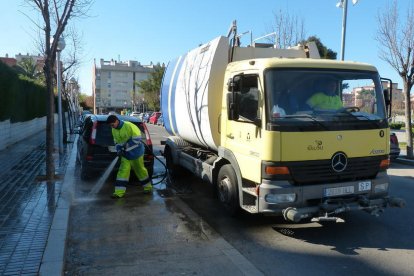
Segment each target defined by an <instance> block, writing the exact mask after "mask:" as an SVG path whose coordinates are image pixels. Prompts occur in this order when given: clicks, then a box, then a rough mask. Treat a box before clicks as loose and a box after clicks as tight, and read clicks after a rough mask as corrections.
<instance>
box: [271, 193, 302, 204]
mask: <svg viewBox="0 0 414 276" xmlns="http://www.w3.org/2000/svg"><path fill="white" fill-rule="evenodd" d="M295 200H296V194H295V193H292V194H268V195H266V196H265V201H266V202H268V203H285V202H295Z"/></svg>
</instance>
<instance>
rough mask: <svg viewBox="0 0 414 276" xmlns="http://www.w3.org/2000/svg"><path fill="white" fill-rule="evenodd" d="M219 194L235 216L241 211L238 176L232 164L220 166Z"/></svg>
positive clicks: (228, 209) (227, 208)
mask: <svg viewBox="0 0 414 276" xmlns="http://www.w3.org/2000/svg"><path fill="white" fill-rule="evenodd" d="M217 195H218V198H219V200H220V202H221V203H222V204H223V206H224V208H225V209H226V211H227V212H228V213H229V214H230V215H231V216H235V215H237V214H238V213H239V211H240V204H239V193H238V186H237V176H236V173H235V171H234V169H233V167H232V166H231V165H230V164H226V165H224V166H223V167H221V168H220V171H219V173H218V176H217Z"/></svg>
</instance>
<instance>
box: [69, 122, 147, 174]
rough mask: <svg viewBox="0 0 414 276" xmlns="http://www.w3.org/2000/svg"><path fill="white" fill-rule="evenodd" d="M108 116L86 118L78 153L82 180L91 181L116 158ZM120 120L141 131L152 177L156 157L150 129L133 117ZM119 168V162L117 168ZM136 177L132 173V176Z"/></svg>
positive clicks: (145, 161) (79, 139)
mask: <svg viewBox="0 0 414 276" xmlns="http://www.w3.org/2000/svg"><path fill="white" fill-rule="evenodd" d="M107 118H108V115H90V116H88V117H86V119H85V122H84V124H83V126H82V128H81V130H80V133H79V138H78V144H77V146H78V149H77V150H78V151H77V157H76V161H77V162H78V164H79V166H80V175H81V178H82V179H90V178H92V177H93V176H95V175H96V174H97V173H98V172H103V171H104V170H105V169H106V168H108V166H109V165H110V163H111V162H112V161H113V160H114V158H115V157H116V151H115V145H114V140H113V137H112V130H111V126H110V125H108V124H107V123H106V119H107ZM118 118H120V119H121V120H124V121H129V122H132V123H134V124H135V125H137V126H138V128H139V129H140V130H141V135H142V141H143V142H144V143H145V144H146V145H147V146H148V147H145V154H144V164H145V167H146V168H147V170H148V173H149V175H150V176H152V173H153V168H154V155H153V153H152V142H151V137H150V134H149V132H148V129H147V127H146V125H145V123H143V122H142V121H141V120H139V119H138V118H135V117H133V116H120V115H118ZM118 167H119V162H118V164H117V165H116V168H118ZM132 175H135V174H134V173H131V176H132Z"/></svg>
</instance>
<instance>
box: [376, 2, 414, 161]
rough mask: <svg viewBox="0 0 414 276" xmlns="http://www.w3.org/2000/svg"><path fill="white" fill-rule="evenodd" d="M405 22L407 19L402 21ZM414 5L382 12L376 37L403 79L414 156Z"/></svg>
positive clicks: (409, 142) (409, 154)
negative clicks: (401, 13)
mask: <svg viewBox="0 0 414 276" xmlns="http://www.w3.org/2000/svg"><path fill="white" fill-rule="evenodd" d="M402 21H403V22H402ZM413 26H414V5H413V4H411V5H410V6H409V8H408V9H407V11H406V15H405V17H404V19H403V17H400V16H399V12H398V5H397V1H394V2H393V3H392V4H391V6H390V5H387V7H386V8H384V9H382V10H381V11H380V12H378V31H377V35H376V40H377V41H378V42H379V44H380V53H379V57H380V58H381V59H382V60H384V61H385V62H387V63H388V64H389V65H391V67H392V68H394V69H395V70H396V71H397V72H398V74H399V75H400V76H401V78H402V81H403V86H404V88H403V93H404V98H405V128H406V137H407V157H408V158H410V159H413V136H412V124H411V99H410V92H411V88H412V87H413V84H414V29H413Z"/></svg>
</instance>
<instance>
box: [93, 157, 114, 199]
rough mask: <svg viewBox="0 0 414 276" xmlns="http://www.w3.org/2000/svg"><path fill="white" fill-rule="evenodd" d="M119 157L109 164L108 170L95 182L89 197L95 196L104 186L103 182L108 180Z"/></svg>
mask: <svg viewBox="0 0 414 276" xmlns="http://www.w3.org/2000/svg"><path fill="white" fill-rule="evenodd" d="M118 159H119V157H118V156H117V157H115V159H114V160H113V161H112V162H111V164H109V166H108V168H106V170H105V171H104V173H103V174H102V175H101V177H100V178H99V179H98V181H96V184H95V185H94V186H93V187H92V189H91V191H90V192H89V195H96V194H97V193H98V192H99V191H100V190H101V189H102V186H103V185H104V183H105V181H106V180H107V179H108V177H109V175H110V174H111V172H112V170H113V169H114V167H115V165H116V162H118Z"/></svg>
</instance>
